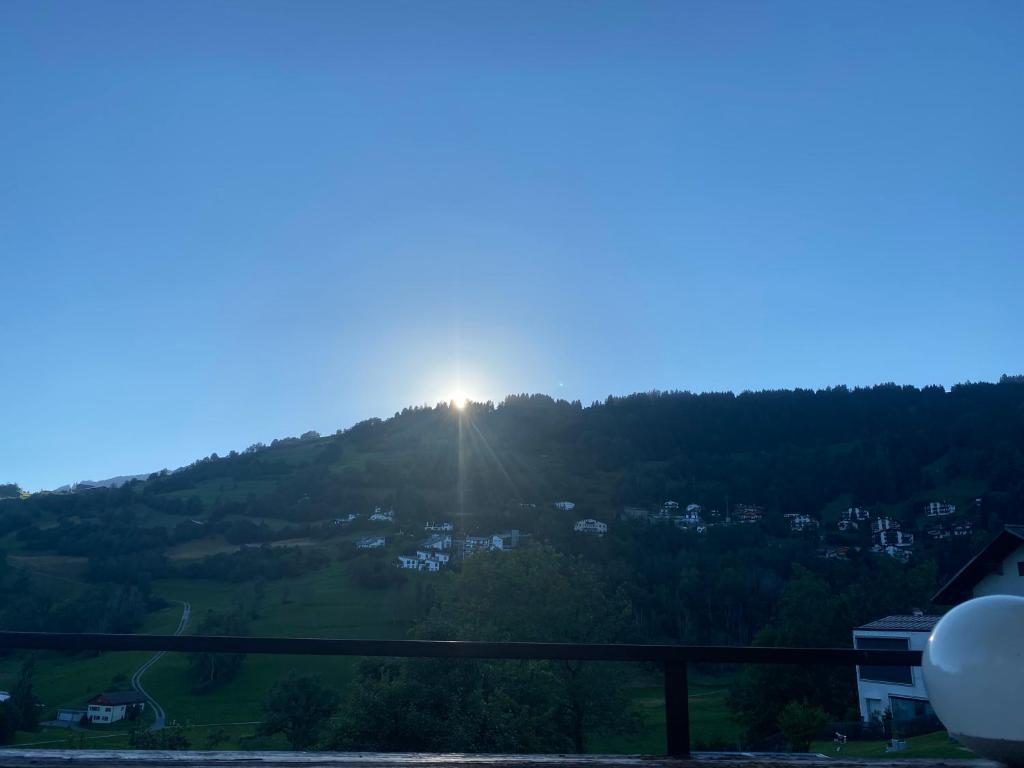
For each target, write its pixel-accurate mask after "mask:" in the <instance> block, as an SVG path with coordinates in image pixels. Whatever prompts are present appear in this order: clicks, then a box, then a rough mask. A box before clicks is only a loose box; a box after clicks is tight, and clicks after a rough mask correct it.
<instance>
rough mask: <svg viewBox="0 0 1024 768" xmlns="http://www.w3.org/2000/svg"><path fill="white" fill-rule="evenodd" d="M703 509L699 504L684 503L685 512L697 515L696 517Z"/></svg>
mask: <svg viewBox="0 0 1024 768" xmlns="http://www.w3.org/2000/svg"><path fill="white" fill-rule="evenodd" d="M703 511H704V507H702V506H701V505H700V504H687V505H686V514H688V515H697V517H700V515H701V513H702V512H703Z"/></svg>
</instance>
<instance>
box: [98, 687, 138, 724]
mask: <svg viewBox="0 0 1024 768" xmlns="http://www.w3.org/2000/svg"><path fill="white" fill-rule="evenodd" d="M145 707H146V697H145V696H143V695H142V694H141V693H139V692H138V691H107V692H106V693H101V694H98V695H96V696H93V697H92V698H91V699H89V708H88V710H86V717H87V718H88V720H89V722H90V723H116V722H118V721H120V720H135V719H136V718H137V717H138V716H139V715H140V714H142V710H143V709H145Z"/></svg>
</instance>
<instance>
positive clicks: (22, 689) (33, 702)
mask: <svg viewBox="0 0 1024 768" xmlns="http://www.w3.org/2000/svg"><path fill="white" fill-rule="evenodd" d="M34 672H35V664H34V662H33V661H32V659H31V658H29V659H26V660H25V662H24V663H22V665H21V674H19V676H18V682H17V683H15V685H14V689H13V690H12V691H11V699H10V703H11V704H12V705H13V707H14V710H15V713H16V717H17V727H18V729H19V730H22V731H36V730H38V729H39V708H38V706H37V705H38V704H39V700H38V699H37V698H36V696H35V693H34V692H33V690H32V676H33V674H34Z"/></svg>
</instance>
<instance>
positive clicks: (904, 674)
mask: <svg viewBox="0 0 1024 768" xmlns="http://www.w3.org/2000/svg"><path fill="white" fill-rule="evenodd" d="M854 645H855V646H856V647H857V648H858V649H859V650H870V651H905V650H907V648H908V647H909V642H908V641H907V639H906V638H903V637H857V638H855V639H854ZM860 679H861V680H873V681H875V682H879V683H899V684H900V685H913V684H914V674H913V672H912V671H911V669H910V667H873V666H867V665H865V666H862V667H860Z"/></svg>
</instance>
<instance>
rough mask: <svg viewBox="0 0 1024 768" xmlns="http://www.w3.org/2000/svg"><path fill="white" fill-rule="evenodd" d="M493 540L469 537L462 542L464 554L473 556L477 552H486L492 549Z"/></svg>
mask: <svg viewBox="0 0 1024 768" xmlns="http://www.w3.org/2000/svg"><path fill="white" fill-rule="evenodd" d="M492 544H493V540H492V539H491V537H490V536H467V537H466V538H465V539H464V540H463V542H462V552H463V554H465V555H472V554H474V553H475V552H486V551H488V550H489V549H490V548H491V545H492Z"/></svg>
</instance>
